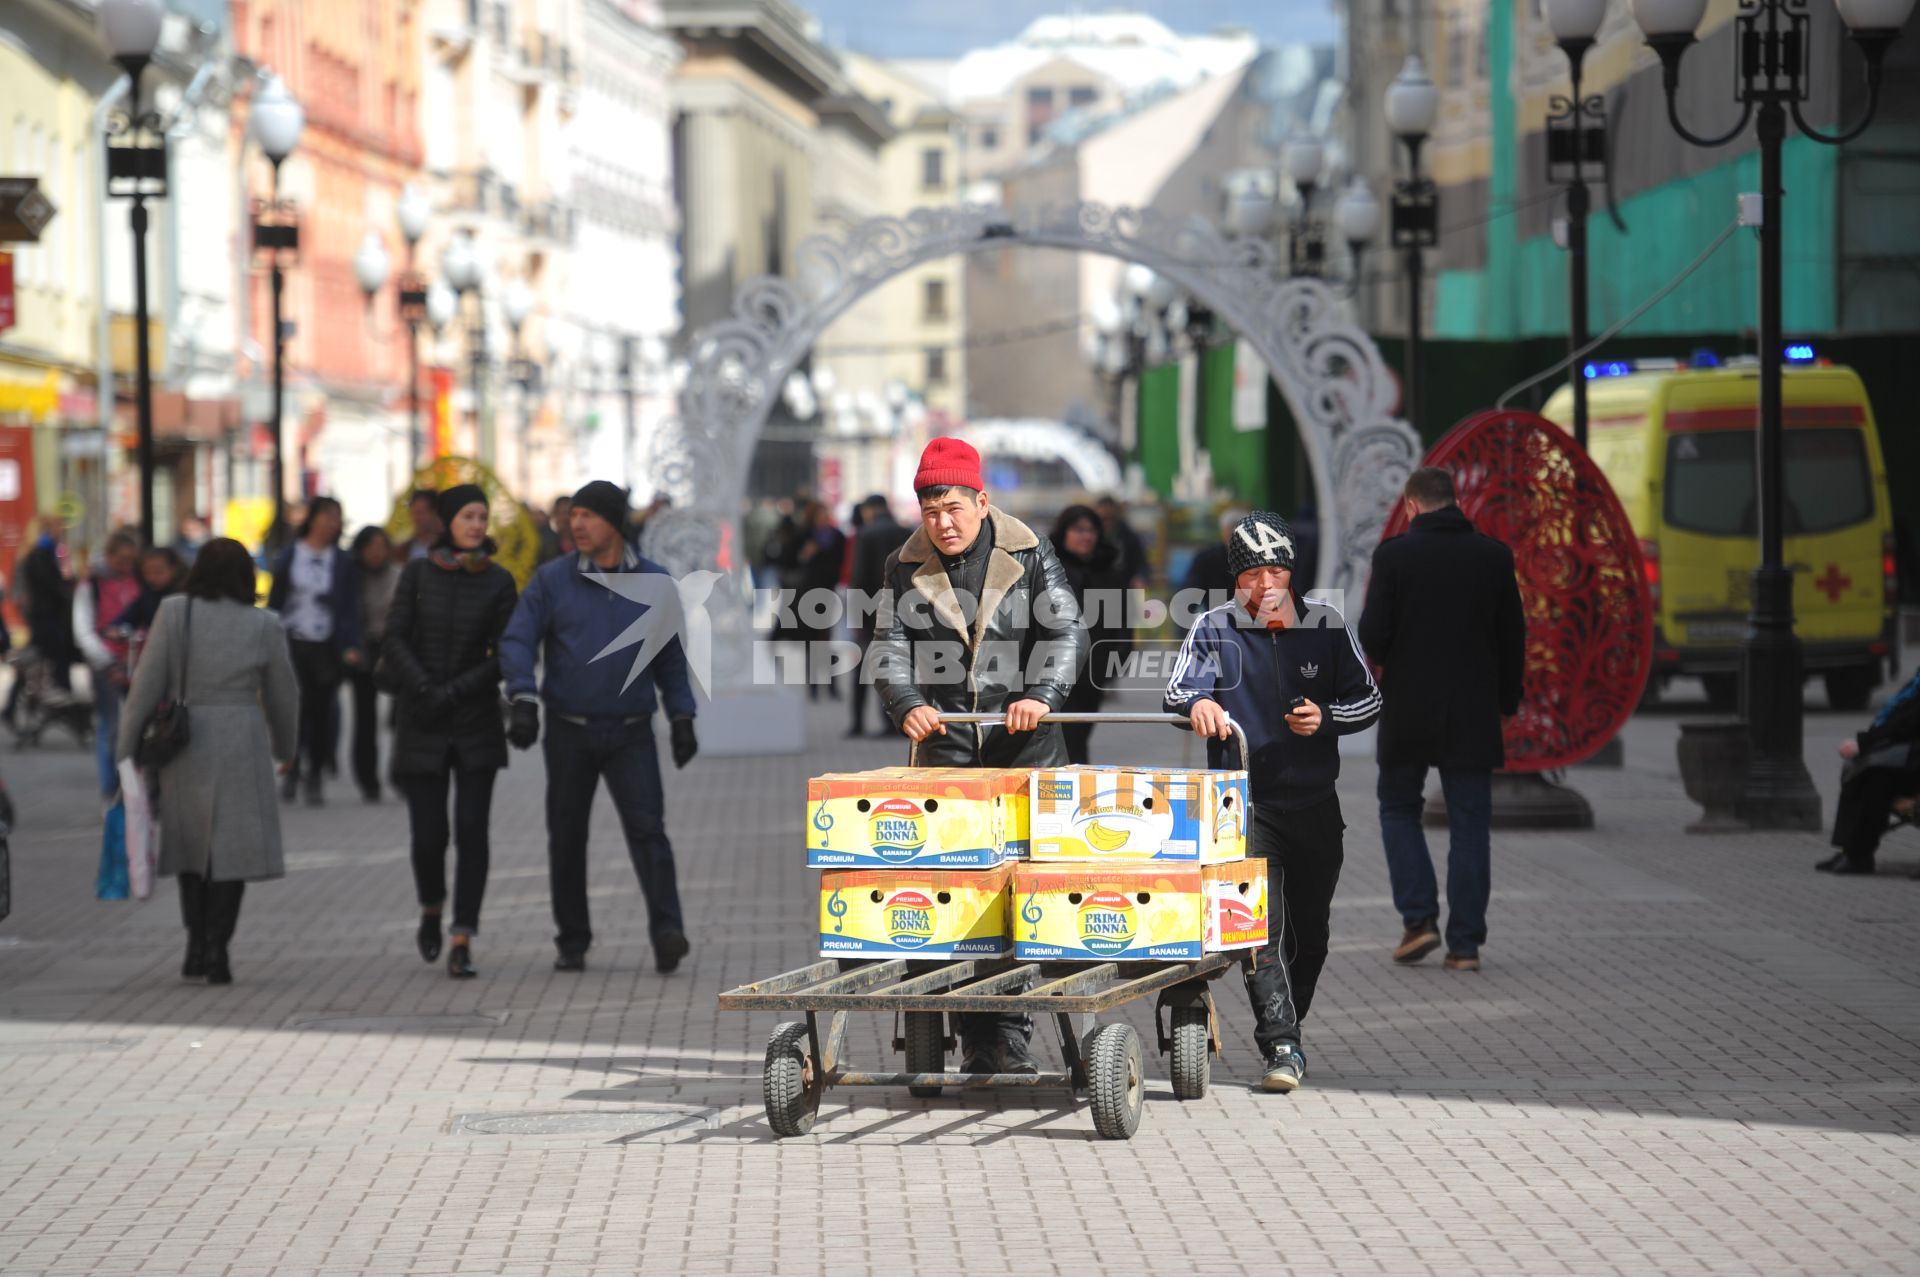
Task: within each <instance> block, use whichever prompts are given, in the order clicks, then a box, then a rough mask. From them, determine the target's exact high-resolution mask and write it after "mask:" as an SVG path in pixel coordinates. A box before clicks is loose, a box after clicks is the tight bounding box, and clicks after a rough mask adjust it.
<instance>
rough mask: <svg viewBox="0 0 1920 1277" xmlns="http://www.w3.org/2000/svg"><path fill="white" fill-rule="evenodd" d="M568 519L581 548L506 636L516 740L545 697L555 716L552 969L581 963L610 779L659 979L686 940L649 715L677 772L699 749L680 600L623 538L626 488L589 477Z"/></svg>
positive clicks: (682, 953)
mask: <svg viewBox="0 0 1920 1277" xmlns="http://www.w3.org/2000/svg"><path fill="white" fill-rule="evenodd" d="M570 518H571V519H572V526H573V542H574V546H575V547H576V550H577V553H576V554H574V555H572V556H569V557H565V558H559V559H555V560H554V561H553V562H551V563H549V564H547V565H546V566H545V567H543V568H541V569H540V570H539V571H537V572H535V573H534V574H533V579H532V580H530V581H528V582H527V588H526V590H525V591H524V592H523V593H522V594H521V595H520V602H519V605H518V606H517V607H515V609H514V613H513V620H512V621H510V622H508V624H507V631H506V633H505V634H504V635H502V636H501V639H500V668H501V671H502V672H503V673H504V674H505V675H506V678H507V695H508V696H509V697H511V698H512V700H513V722H512V725H511V726H510V727H509V728H508V729H507V740H508V742H509V743H511V744H512V745H513V747H514V748H515V749H531V748H532V747H533V745H534V742H536V741H538V740H539V739H540V706H541V704H542V703H543V702H544V703H545V705H546V707H547V713H548V720H547V741H546V762H547V869H548V875H549V878H550V880H551V883H552V889H553V920H554V924H555V926H556V928H557V934H556V935H555V936H554V947H555V948H556V949H558V950H559V956H558V957H556V958H555V959H554V963H553V965H554V969H555V970H557V971H584V970H586V967H587V949H588V947H589V946H590V945H592V943H593V925H592V922H591V919H590V917H589V914H588V909H587V828H588V822H589V819H590V818H591V816H592V814H593V795H594V791H595V790H596V789H598V788H599V785H600V779H601V777H603V776H604V777H605V778H606V781H607V793H608V794H609V795H610V796H611V797H612V799H613V807H614V811H615V812H617V813H618V814H619V817H620V828H621V829H622V830H623V831H624V832H625V834H626V836H627V855H628V857H629V858H630V859H631V860H632V861H633V871H634V873H635V875H637V876H638V878H639V879H640V892H641V894H642V895H644V896H645V897H646V900H647V929H648V932H649V934H650V935H651V937H652V940H653V956H654V965H655V967H656V969H657V970H659V971H660V973H661V974H662V975H664V974H666V973H668V972H671V971H673V970H674V969H676V968H677V967H678V966H679V965H680V961H681V959H683V958H685V957H686V956H687V953H688V948H689V946H688V942H687V931H686V923H685V921H684V920H683V916H682V914H681V911H680V888H679V883H678V878H677V876H676V874H675V871H674V864H673V845H672V844H671V843H669V842H668V841H667V828H666V795H665V791H664V789H663V787H662V785H661V783H660V759H659V755H658V752H657V750H656V748H655V746H654V739H653V711H654V709H655V708H656V707H657V706H658V705H660V704H661V703H664V704H665V706H666V711H667V720H668V734H669V739H670V741H671V749H672V751H673V765H674V766H675V767H685V766H686V765H687V764H688V763H689V762H691V761H692V760H693V756H694V754H695V753H696V752H697V751H698V750H699V742H698V740H696V739H695V737H694V732H693V718H694V713H695V703H694V699H693V684H692V683H691V682H690V681H689V678H688V672H687V655H686V650H685V649H684V648H683V647H682V646H681V643H680V629H681V626H680V611H679V598H678V595H676V594H675V592H674V591H675V586H674V581H673V578H672V577H670V576H668V575H667V571H666V569H665V568H663V567H661V566H660V565H659V564H657V563H654V562H651V561H650V560H647V559H643V558H641V557H640V555H639V554H638V553H637V552H636V551H635V550H634V549H633V547H632V546H631V545H629V544H628V543H627V541H626V539H625V536H626V525H627V493H626V489H624V488H621V487H618V486H616V485H615V484H611V483H608V482H607V481H606V480H604V479H596V480H594V481H593V482H592V483H589V484H587V485H586V486H585V487H584V488H581V489H580V491H578V492H576V493H575V494H574V497H573V508H572V511H571V514H570ZM536 656H538V657H540V661H539V665H540V670H541V678H540V679H539V680H536V678H535V672H534V671H535V658H536ZM643 659H644V664H643V663H641V662H642V661H643Z"/></svg>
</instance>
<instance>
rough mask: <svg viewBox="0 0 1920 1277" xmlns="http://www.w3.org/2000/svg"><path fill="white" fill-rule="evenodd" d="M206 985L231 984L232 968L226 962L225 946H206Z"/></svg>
mask: <svg viewBox="0 0 1920 1277" xmlns="http://www.w3.org/2000/svg"><path fill="white" fill-rule="evenodd" d="M207 983H208V984H232V983H233V967H232V966H230V965H229V964H228V962H227V946H225V945H224V944H209V945H208V946H207Z"/></svg>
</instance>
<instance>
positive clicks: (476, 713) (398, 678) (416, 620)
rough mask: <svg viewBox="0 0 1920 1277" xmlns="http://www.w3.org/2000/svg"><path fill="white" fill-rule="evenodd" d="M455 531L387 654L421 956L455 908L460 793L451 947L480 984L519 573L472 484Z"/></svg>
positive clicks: (444, 498)
mask: <svg viewBox="0 0 1920 1277" xmlns="http://www.w3.org/2000/svg"><path fill="white" fill-rule="evenodd" d="M437 506H438V509H437V512H438V514H439V516H440V521H441V523H442V524H443V525H444V526H445V529H446V530H445V531H444V532H442V533H441V534H440V538H439V540H438V541H436V542H435V543H434V546H433V548H432V550H430V551H429V552H428V553H427V554H426V556H425V557H424V558H418V559H414V560H413V561H412V562H410V563H408V564H407V566H406V569H405V571H403V572H402V573H401V575H400V583H399V585H398V586H396V587H395V588H394V592H393V605H392V607H391V609H390V610H389V611H388V613H387V634H386V643H385V646H384V647H383V648H382V650H381V652H382V656H383V658H384V659H385V660H386V662H387V663H388V664H389V665H390V666H391V668H392V683H393V685H394V686H397V687H398V688H399V691H398V693H397V696H398V700H399V715H398V722H397V725H396V727H395V729H394V737H393V780H394V784H395V785H397V786H398V787H399V788H400V790H401V791H402V792H403V793H405V794H406V797H407V815H408V818H409V821H410V823H411V824H412V827H413V880H414V885H415V887H416V888H417V889H418V893H419V898H420V934H419V943H420V956H421V957H422V958H424V959H426V960H427V961H428V962H432V961H434V960H435V959H437V958H438V957H439V956H440V947H441V946H440V942H441V933H440V915H441V912H442V910H443V908H444V906H445V904H446V899H447V839H448V832H449V830H448V824H447V796H448V789H449V787H450V786H451V787H452V788H453V790H454V798H453V825H452V835H453V839H454V841H455V843H456V844H457V846H458V849H459V851H458V856H459V858H458V861H457V862H456V865H455V867H454V875H453V927H452V939H453V943H452V945H451V946H450V947H449V948H448V950H447V974H448V975H450V976H453V977H454V978H456V979H460V978H464V977H468V976H472V975H473V974H475V973H474V969H473V949H472V939H473V936H474V934H475V933H476V932H477V931H479V929H480V901H481V898H482V897H483V896H484V895H485V894H486V889H487V860H488V856H489V854H490V848H489V831H488V826H489V823H490V822H491V820H492V809H493V782H494V777H495V774H496V773H497V772H499V770H500V769H501V768H502V767H505V766H506V765H507V738H506V730H505V727H504V726H503V724H502V722H501V717H500V658H499V643H500V634H501V631H503V630H505V629H506V628H507V620H508V619H509V618H510V617H511V616H512V615H513V605H514V601H515V593H516V592H515V589H514V584H513V576H512V574H510V573H509V572H508V571H507V570H506V569H505V568H503V567H501V566H500V565H499V564H497V563H495V562H494V561H493V552H494V544H493V541H492V539H491V538H489V537H488V536H487V519H488V514H489V505H488V501H487V494H486V492H485V491H484V490H482V489H481V488H479V487H477V486H475V485H473V484H461V485H460V486H458V487H454V488H449V489H447V490H446V491H445V492H442V493H441V494H440V496H439V500H438V503H437Z"/></svg>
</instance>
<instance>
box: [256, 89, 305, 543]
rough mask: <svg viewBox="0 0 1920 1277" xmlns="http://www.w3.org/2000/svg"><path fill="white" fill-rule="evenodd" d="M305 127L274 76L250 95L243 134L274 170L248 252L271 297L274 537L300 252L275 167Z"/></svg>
mask: <svg viewBox="0 0 1920 1277" xmlns="http://www.w3.org/2000/svg"><path fill="white" fill-rule="evenodd" d="M305 124H306V113H305V112H303V111H302V110H301V109H300V104H299V103H298V102H296V101H294V100H293V96H292V95H291V94H289V93H288V92H287V86H286V85H285V84H284V83H282V82H281V80H280V78H279V77H278V76H273V77H270V78H269V79H268V80H267V82H266V83H265V84H263V85H262V86H261V87H260V88H259V89H258V90H257V91H256V92H255V93H254V95H253V109H252V113H251V114H250V116H249V117H248V122H247V125H248V129H249V131H250V132H251V133H252V134H253V139H254V141H256V142H258V143H259V144H260V150H261V151H262V152H263V153H264V154H265V155H266V157H267V160H268V162H269V163H271V164H272V165H273V194H272V197H271V199H270V200H269V201H268V203H267V206H266V208H265V209H262V210H259V212H258V213H257V214H256V218H255V221H254V226H253V246H254V248H255V250H256V251H264V252H265V253H266V256H267V264H268V271H269V280H270V283H271V292H272V296H273V528H274V530H275V532H276V533H277V534H279V535H285V534H286V531H287V528H286V511H287V469H286V467H287V431H286V356H287V332H286V322H285V319H284V317H283V310H284V302H285V293H286V267H287V266H288V265H289V264H290V263H291V261H292V258H293V254H295V253H297V252H298V251H299V249H300V226H299V223H298V222H297V221H296V220H295V219H294V217H293V215H292V212H291V210H290V209H289V208H288V207H287V206H286V205H284V204H283V203H282V202H281V200H280V165H281V163H282V162H283V161H284V160H285V159H286V158H287V156H289V155H291V154H292V153H293V148H294V147H295V146H296V145H297V144H298V143H299V141H300V130H301V129H302V128H303V127H304V126H305ZM260 214H264V216H262V215H260Z"/></svg>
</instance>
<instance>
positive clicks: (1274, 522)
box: [1227, 510, 1293, 577]
mask: <svg viewBox="0 0 1920 1277" xmlns="http://www.w3.org/2000/svg"><path fill="white" fill-rule="evenodd" d="M1250 568H1286V569H1288V570H1289V571H1291V570H1292V569H1293V529H1292V528H1290V527H1288V526H1287V521H1286V520H1285V519H1283V518H1281V517H1280V516H1279V515H1277V514H1273V513H1270V512H1268V511H1266V510H1256V511H1255V512H1254V513H1252V514H1250V515H1248V516H1247V517H1246V518H1244V519H1242V520H1240V522H1239V524H1238V525H1237V526H1236V527H1235V528H1234V529H1233V532H1232V534H1231V535H1229V536H1228V537H1227V569H1228V571H1230V572H1232V573H1233V575H1235V576H1236V577H1237V576H1239V575H1240V574H1241V573H1242V572H1245V571H1247V570H1248V569H1250Z"/></svg>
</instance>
